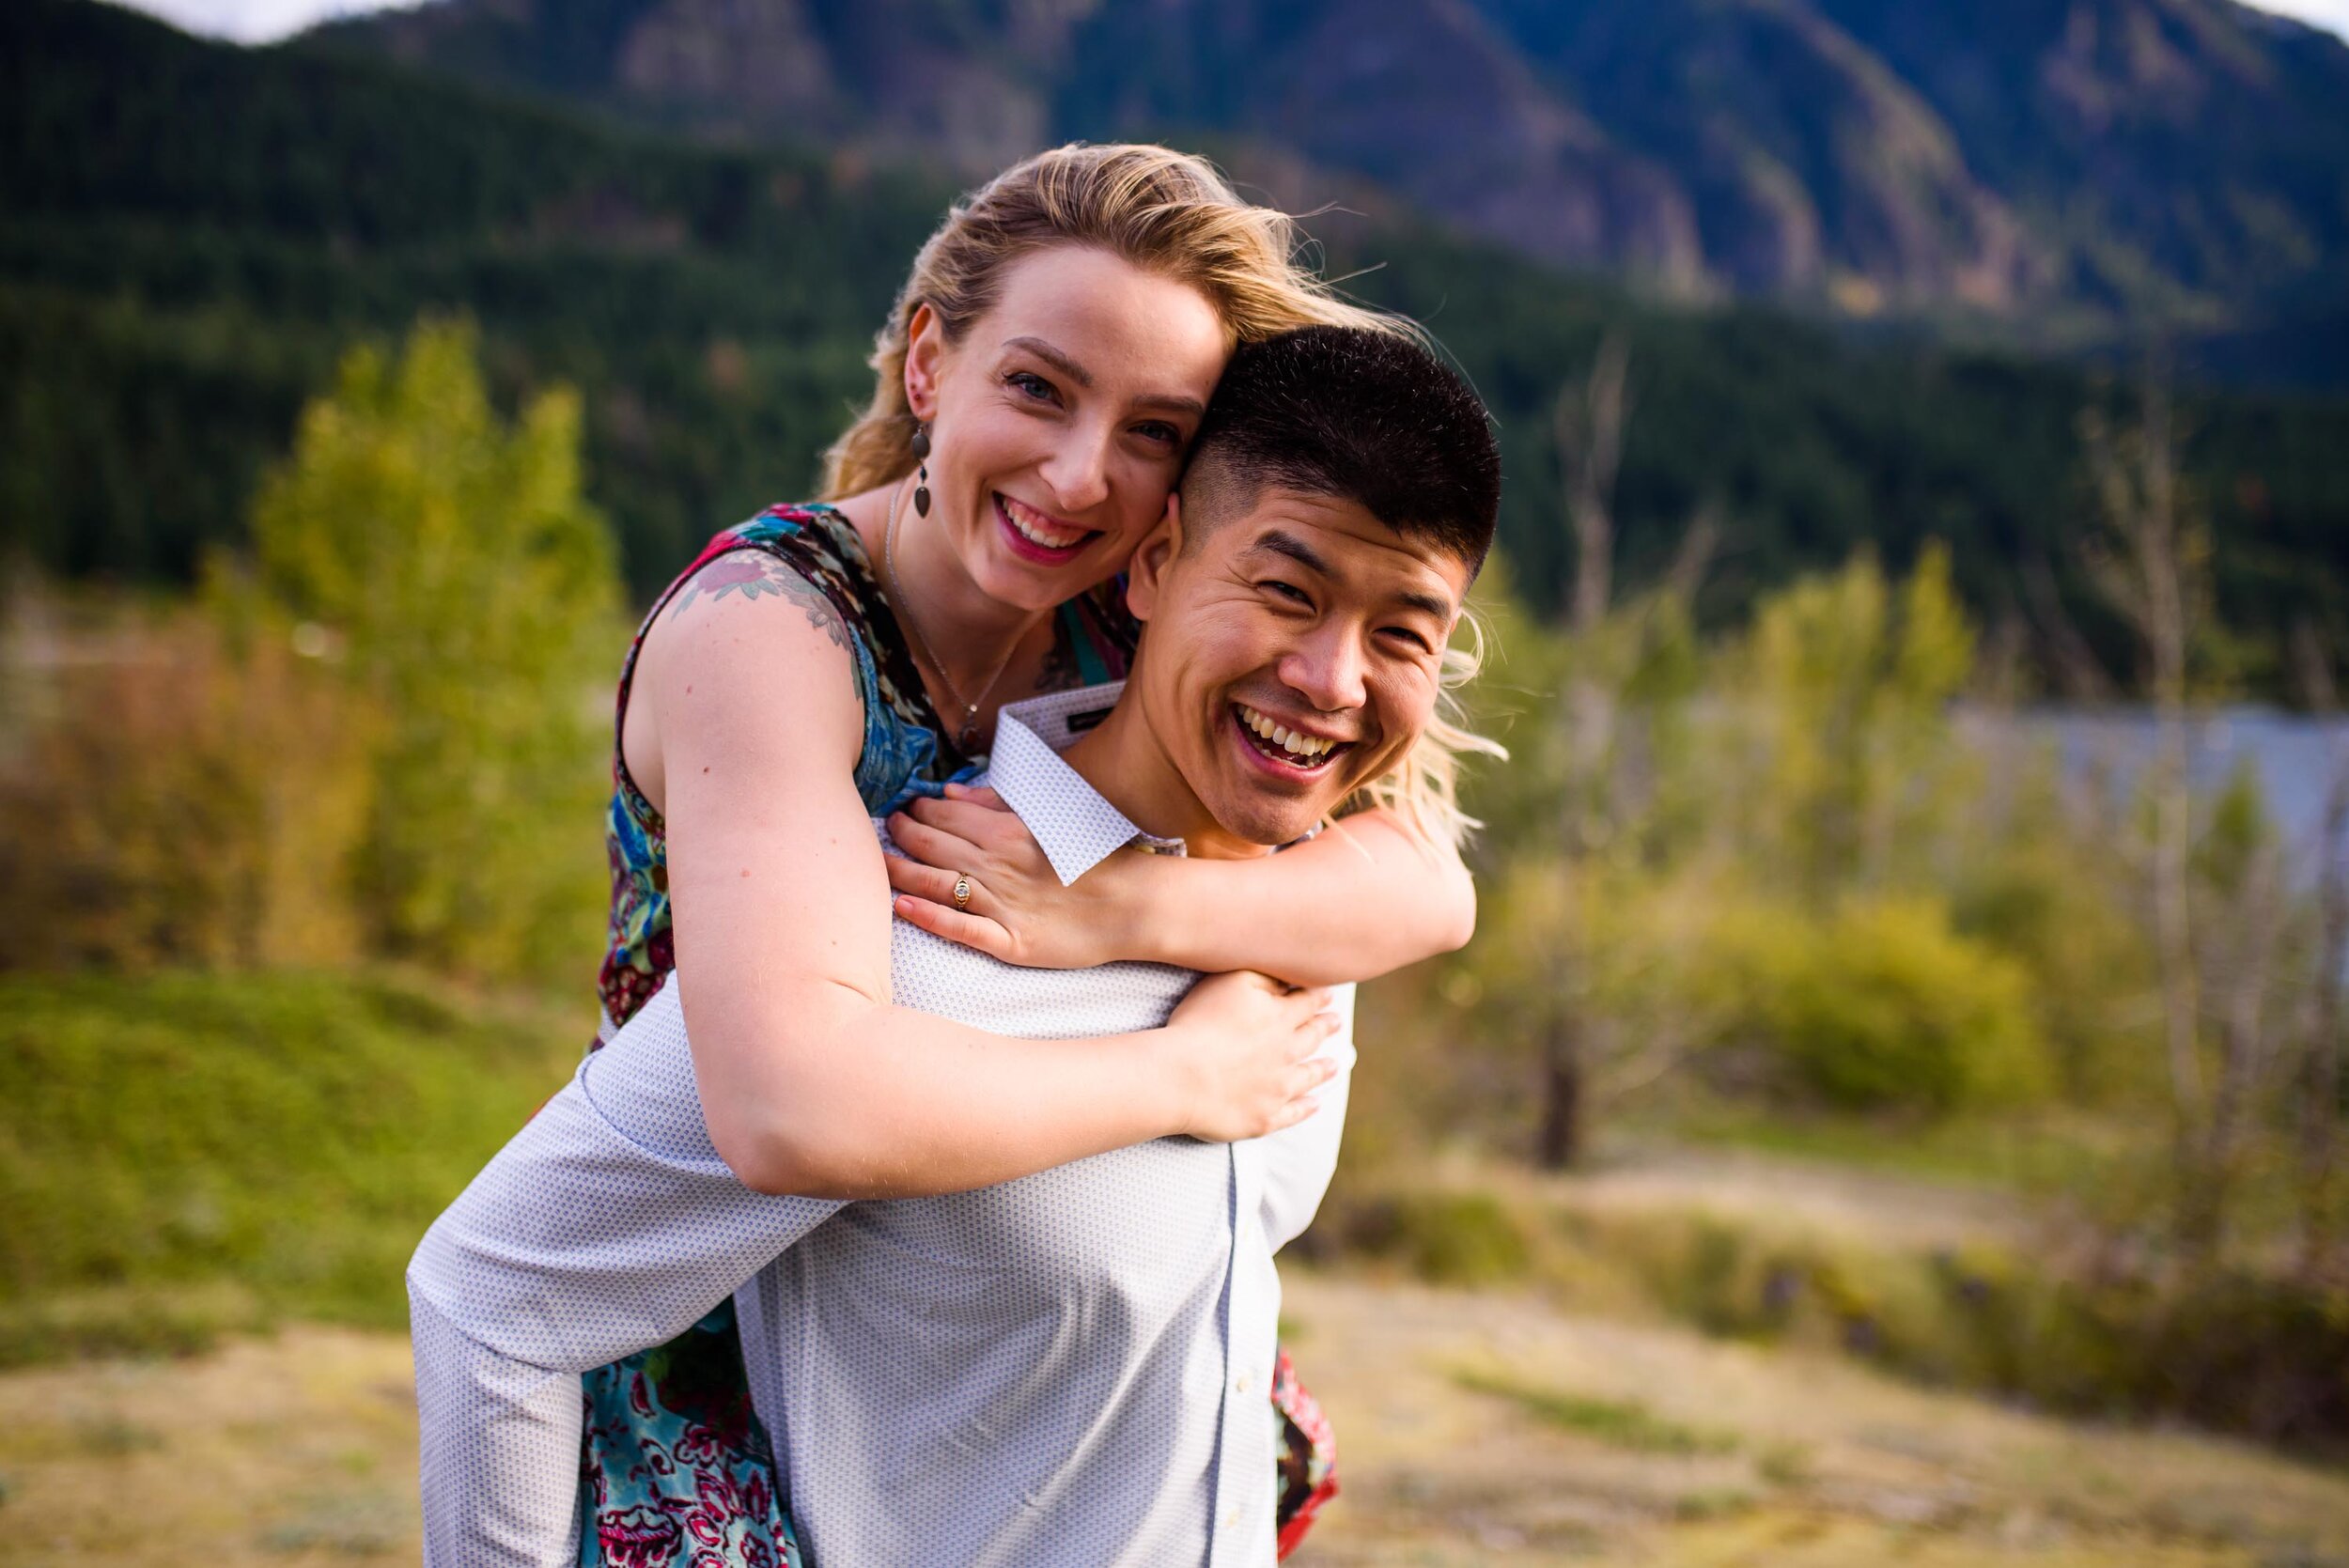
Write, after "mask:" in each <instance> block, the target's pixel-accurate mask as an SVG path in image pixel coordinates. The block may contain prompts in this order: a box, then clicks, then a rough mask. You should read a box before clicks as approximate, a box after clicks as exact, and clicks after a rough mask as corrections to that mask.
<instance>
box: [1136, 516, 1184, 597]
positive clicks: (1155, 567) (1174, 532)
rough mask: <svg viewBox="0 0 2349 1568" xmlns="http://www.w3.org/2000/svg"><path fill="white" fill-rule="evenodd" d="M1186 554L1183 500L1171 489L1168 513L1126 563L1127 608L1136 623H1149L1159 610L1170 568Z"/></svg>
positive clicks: (1155, 524) (1145, 535)
mask: <svg viewBox="0 0 2349 1568" xmlns="http://www.w3.org/2000/svg"><path fill="white" fill-rule="evenodd" d="M1182 552H1183V498H1182V496H1181V495H1180V494H1179V493H1177V492H1175V491H1174V490H1169V491H1167V494H1166V511H1165V513H1164V514H1163V515H1162V516H1160V517H1159V520H1158V521H1157V522H1156V523H1154V524H1152V525H1151V529H1150V532H1148V533H1147V534H1144V535H1143V536H1142V543H1141V545H1140V546H1139V547H1137V548H1136V550H1135V551H1134V554H1133V559H1132V560H1130V561H1128V563H1127V564H1126V608H1127V609H1128V610H1130V611H1132V612H1133V614H1134V619H1135V620H1138V621H1146V620H1148V619H1149V618H1150V616H1151V613H1152V612H1154V611H1155V610H1156V609H1157V608H1158V603H1159V592H1160V591H1161V590H1162V588H1163V587H1164V585H1165V581H1166V568H1167V567H1168V565H1169V564H1170V563H1172V562H1173V561H1174V560H1175V557H1176V556H1178V555H1180V554H1182Z"/></svg>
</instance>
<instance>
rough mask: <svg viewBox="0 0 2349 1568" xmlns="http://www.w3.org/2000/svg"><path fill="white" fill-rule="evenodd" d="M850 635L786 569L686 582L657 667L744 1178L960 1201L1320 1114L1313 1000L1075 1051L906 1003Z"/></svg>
mask: <svg viewBox="0 0 2349 1568" xmlns="http://www.w3.org/2000/svg"><path fill="white" fill-rule="evenodd" d="M727 576H728V577H735V576H739V570H738V571H736V572H730V573H728V574H727ZM735 586H737V587H738V588H739V583H736V584H735ZM847 638H848V632H847V630H846V629H845V628H843V627H842V626H841V624H840V622H839V620H838V617H837V615H836V613H834V612H833V610H832V607H831V605H830V603H829V602H828V601H827V600H825V599H824V598H823V597H822V595H821V594H820V593H818V592H817V591H816V590H815V589H814V588H813V587H811V586H810V585H809V584H807V583H806V582H803V581H802V580H801V579H800V578H799V577H797V576H796V575H794V574H793V573H791V572H790V571H789V570H788V569H787V568H786V567H784V566H783V565H782V563H780V562H775V563H773V564H772V566H771V567H770V576H769V579H768V581H767V583H766V591H764V592H761V593H758V594H752V593H748V592H736V593H732V594H726V595H723V596H721V595H718V594H716V593H710V594H702V595H695V594H680V595H679V596H678V597H677V600H675V601H673V602H672V605H671V608H670V609H669V610H668V611H666V612H664V613H663V614H662V616H661V620H660V621H659V622H657V623H656V624H655V626H654V628H653V629H652V631H651V633H650V634H649V636H648V637H647V638H646V644H645V648H644V651H643V653H642V654H641V655H640V657H639V662H638V666H637V675H636V684H635V688H634V691H635V696H634V702H636V703H647V704H649V706H648V707H647V709H646V714H645V715H644V717H645V719H646V720H647V721H649V722H648V723H646V724H645V725H643V726H642V727H641V728H637V729H632V730H631V734H630V759H631V764H632V765H633V764H634V763H635V762H636V761H637V760H639V759H643V760H646V761H647V762H649V763H652V764H653V766H648V767H645V768H633V770H634V771H635V772H636V774H637V778H638V782H639V783H640V784H644V785H645V787H646V790H647V792H648V793H649V792H651V791H652V790H653V789H656V788H658V789H659V790H660V791H661V795H660V796H658V797H656V798H655V804H656V805H658V806H659V807H660V808H661V812H662V814H663V815H664V817H665V818H666V825H667V842H668V876H669V892H670V898H671V902H672V910H673V915H674V920H675V925H676V940H677V968H678V970H679V972H680V974H684V975H688V976H690V979H689V981H688V983H687V986H686V994H687V996H688V997H689V998H690V1006H691V1015H690V1017H691V1020H692V1057H693V1066H694V1071H695V1075H696V1077H697V1079H698V1080H699V1084H700V1092H701V1099H702V1103H703V1106H704V1109H705V1111H706V1114H707V1117H708V1125H709V1133H710V1137H711V1140H712V1141H713V1142H714V1143H715V1145H716V1147H717V1149H718V1152H719V1154H720V1155H721V1157H723V1158H724V1160H725V1161H726V1163H727V1164H728V1165H729V1166H731V1167H732V1168H733V1169H734V1171H735V1172H736V1173H737V1174H738V1175H739V1176H740V1178H741V1179H742V1180H743V1181H744V1182H745V1183H746V1184H748V1185H750V1186H752V1187H754V1188H758V1189H760V1190H762V1191H769V1192H793V1193H798V1194H801V1195H805V1196H809V1197H834V1198H863V1197H896V1196H910V1195H916V1194H923V1193H935V1192H954V1191H961V1190H965V1189H967V1188H974V1187H983V1186H987V1185H989V1184H991V1183H994V1182H999V1181H1005V1180H1009V1179H1011V1178H1013V1177H1016V1176H1020V1175H1025V1174H1029V1173H1031V1172H1036V1171H1042V1170H1046V1169H1049V1168H1050V1167H1052V1166H1055V1165H1061V1164H1065V1163H1066V1162H1067V1161H1069V1160H1072V1159H1077V1158H1081V1157H1084V1156H1087V1155H1092V1154H1097V1153H1100V1152H1102V1151H1104V1150H1108V1149H1113V1148H1121V1147H1124V1146H1126V1145H1128V1144H1130V1143H1137V1142H1143V1141H1148V1140H1150V1139H1153V1138H1159V1137H1163V1136H1167V1135H1170V1134H1176V1133H1189V1134H1191V1135H1193V1136H1198V1137H1202V1138H1209V1139H1223V1140H1228V1139H1234V1138H1247V1137H1254V1136H1258V1135H1260V1134H1262V1133H1265V1132H1268V1131H1271V1130H1274V1129H1275V1128H1277V1127H1279V1126H1288V1125H1290V1124H1291V1123H1294V1122H1296V1121H1299V1120H1301V1119H1302V1118H1303V1117H1304V1116H1305V1115H1308V1114H1310V1113H1311V1110H1312V1106H1313V1101H1312V1099H1311V1097H1310V1096H1311V1093H1312V1091H1313V1090H1314V1089H1315V1087H1317V1086H1318V1084H1319V1083H1320V1082H1322V1081H1323V1080H1324V1079H1325V1078H1326V1076H1327V1075H1326V1071H1325V1069H1323V1068H1322V1067H1321V1066H1319V1065H1318V1064H1314V1063H1310V1062H1309V1061H1308V1059H1309V1058H1310V1057H1311V1056H1312V1055H1313V1053H1314V1051H1315V1049H1317V1048H1318V1047H1319V1044H1320V1042H1321V1040H1322V1039H1323V1038H1325V1037H1326V1036H1327V1034H1328V1032H1329V1030H1330V1021H1329V1020H1328V1018H1327V1017H1326V1016H1325V1015H1323V1014H1322V1012H1321V1009H1322V1007H1323V1006H1324V1004H1325V1001H1326V999H1323V998H1321V997H1319V996H1317V995H1315V994H1314V993H1310V992H1302V993H1296V994H1281V993H1280V991H1279V990H1278V988H1277V987H1274V986H1271V985H1269V984H1268V983H1262V982H1259V983H1257V984H1254V985H1245V984H1243V985H1239V986H1221V987H1216V988H1213V989H1210V988H1208V987H1205V986H1203V987H1201V990H1200V992H1199V993H1197V994H1194V996H1193V997H1192V998H1191V999H1190V1000H1189V1001H1186V1002H1185V1003H1184V1004H1183V1006H1182V1007H1181V1008H1180V1009H1178V1010H1177V1013H1176V1015H1175V1019H1174V1020H1173V1021H1172V1022H1171V1023H1170V1024H1169V1026H1168V1027H1167V1028H1165V1029H1161V1030H1153V1031H1149V1032H1143V1033H1137V1034H1128V1035H1117V1036H1112V1037H1110V1038H1107V1039H1094V1040H1063V1041H1048V1040H1016V1039H1008V1038H1005V1037H1003V1036H1001V1035H995V1034H989V1033H987V1032H983V1031H980V1030H975V1029H972V1028H968V1027H966V1026H963V1025H959V1024H956V1023H951V1022H949V1021H947V1020H945V1019H943V1018H939V1017H932V1016H930V1015H928V1014H924V1013H917V1012H913V1011H910V1010H909V1009H906V1008H901V1007H896V1006H893V1005H892V1004H891V1002H890V986H889V929H890V899H889V894H888V878H887V876H886V873H885V872H884V870H883V861H884V857H883V855H882V853H881V850H880V846H879V842H878V841H877V839H876V838H875V836H874V833H873V830H872V823H871V820H870V818H868V817H867V816H866V815H865V812H864V808H863V803H862V802H861V801H860V800H858V798H857V794H856V790H855V787H854V784H853V780H852V775H853V770H854V767H855V764H856V760H857V753H858V748H859V746H860V745H861V741H862V736H863V712H862V707H861V706H860V699H859V696H858V693H857V690H856V686H855V683H854V677H853V670H852V666H851V664H850V662H849V656H848V647H847ZM640 742H641V744H640ZM648 751H649V752H650V753H655V754H654V755H653V756H651V757H647V756H646V753H647V752H648ZM648 775H649V776H648Z"/></svg>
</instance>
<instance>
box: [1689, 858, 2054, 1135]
mask: <svg viewBox="0 0 2349 1568" xmlns="http://www.w3.org/2000/svg"><path fill="white" fill-rule="evenodd" d="M1699 968H1700V970H1701V971H1702V972H1703V977H1704V978H1703V983H1704V984H1707V985H1710V986H1718V987H1720V988H1721V990H1722V991H1723V992H1724V993H1725V995H1726V997H1727V998H1730V999H1735V1000H1734V1001H1728V1002H1725V1007H1724V1010H1725V1011H1727V1012H1728V1014H1729V1023H1728V1029H1729V1031H1730V1032H1731V1033H1732V1034H1733V1035H1735V1034H1740V1033H1750V1035H1752V1036H1754V1037H1757V1038H1758V1039H1759V1041H1760V1042H1761V1043H1763V1044H1764V1045H1765V1046H1766V1048H1767V1050H1768V1051H1769V1052H1770V1054H1771V1056H1772V1058H1773V1059H1774V1060H1775V1061H1776V1062H1777V1063H1779V1064H1780V1066H1781V1069H1782V1071H1783V1073H1784V1075H1785V1078H1786V1080H1787V1081H1788V1082H1789V1083H1790V1085H1791V1086H1792V1087H1795V1088H1797V1090H1799V1091H1801V1092H1804V1093H1807V1094H1815V1095H1817V1096H1819V1097H1821V1098H1823V1099H1825V1100H1826V1101H1828V1102H1829V1103H1831V1104H1834V1105H1839V1106H1843V1107H1848V1108H1852V1109H1873V1108H1879V1107H1889V1106H1905V1107H1911V1108H1914V1109H1918V1110H1928V1111H1934V1112H1946V1111H1950V1110H1956V1109H1959V1108H1962V1107H1969V1106H1974V1107H1979V1106H1988V1105H2011V1104H2016V1103H2021V1102H2026V1101H2030V1100H2032V1099H2035V1098H2039V1097H2041V1096H2043V1095H2045V1094H2046V1092H2047V1091H2048V1089H2049V1088H2050V1087H2051V1079H2052V1072H2051V1068H2050V1065H2049V1063H2048V1059H2047V1051H2046V1041H2045V1039H2044V1038H2043V1036H2042V1035H2041V1033H2040V1030H2039V1026H2038V1020H2037V1018H2036V1017H2035V1016H2034V1014H2033V1010H2032V1006H2031V1001H2032V997H2031V991H2030V976H2029V975H2028V973H2027V972H2026V971H2025V970H2023V968H2022V966H2021V965H2019V964H2017V963H2016V962H2015V960H2013V959H2011V958H2009V957H2006V956H2005V955H2001V954H1999V953H1996V952H1993V951H1992V950H1990V949H1989V948H1987V947H1985V946H1983V944H1982V943H1980V942H1977V941H1973V940H1971V939H1968V938H1966V937H1963V936H1960V935H1959V934H1958V933H1957V932H1956V931H1954V930H1953V929H1952V927H1951V924H1950V917H1949V911H1948V909H1947V908H1946V907H1945V906H1944V905H1942V904H1941V903H1939V902H1938V901H1936V900H1933V899H1930V898H1924V897H1917V896H1909V897H1896V898H1861V897H1855V898H1852V899H1849V900H1847V901H1846V902H1845V903H1843V905H1842V906H1841V907H1840V908H1837V909H1836V910H1835V911H1834V912H1833V913H1832V914H1830V915H1828V916H1827V917H1826V918H1824V919H1816V918H1812V917H1810V916H1807V915H1805V914H1804V913H1802V912H1801V911H1799V910H1795V909H1788V908H1782V907H1772V906H1770V905H1766V904H1755V905H1750V906H1748V907H1746V908H1739V909H1736V910H1734V911H1730V912H1726V913H1724V915H1723V916H1722V918H1721V920H1720V922H1719V924H1718V925H1717V926H1716V927H1715V929H1714V931H1713V933H1712V937H1711V944H1710V946H1709V948H1708V951H1707V952H1706V954H1705V955H1704V960H1703V962H1701V963H1700V965H1699Z"/></svg>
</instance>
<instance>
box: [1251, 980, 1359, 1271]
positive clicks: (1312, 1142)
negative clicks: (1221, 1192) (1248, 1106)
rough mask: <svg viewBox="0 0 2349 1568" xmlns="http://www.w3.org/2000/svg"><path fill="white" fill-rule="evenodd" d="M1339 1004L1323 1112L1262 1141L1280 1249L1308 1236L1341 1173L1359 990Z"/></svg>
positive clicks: (1268, 1233)
mask: <svg viewBox="0 0 2349 1568" xmlns="http://www.w3.org/2000/svg"><path fill="white" fill-rule="evenodd" d="M1335 989H1336V996H1335V999H1334V1005H1335V1006H1336V1008H1337V1010H1338V1015H1339V1017H1341V1018H1342V1019H1343V1020H1344V1024H1343V1026H1342V1027H1341V1028H1340V1029H1339V1030H1338V1032H1336V1033H1335V1034H1333V1035H1331V1036H1330V1040H1329V1043H1328V1044H1327V1045H1325V1046H1323V1047H1322V1048H1321V1050H1320V1052H1319V1055H1320V1057H1321V1058H1322V1059H1324V1060H1328V1061H1334V1062H1336V1063H1338V1073H1337V1076H1336V1077H1335V1078H1332V1079H1330V1081H1329V1082H1328V1083H1326V1084H1324V1085H1322V1087H1321V1093H1320V1094H1319V1096H1318V1097H1319V1099H1320V1103H1321V1109H1320V1110H1316V1111H1315V1112H1314V1113H1313V1114H1312V1115H1311V1116H1308V1117H1306V1118H1305V1119H1304V1120H1303V1121H1301V1122H1299V1123H1298V1124H1297V1125H1296V1126H1289V1127H1283V1128H1282V1129H1281V1130H1280V1131H1279V1132H1276V1133H1273V1134H1271V1135H1270V1136H1268V1137H1267V1138H1265V1139H1263V1140H1262V1141H1261V1146H1262V1148H1263V1151H1264V1210H1263V1212H1264V1231H1265V1240H1266V1241H1267V1242H1268V1244H1269V1245H1270V1246H1271V1249H1272V1250H1274V1251H1276V1252H1277V1251H1279V1250H1281V1249H1282V1248H1283V1247H1285V1246H1287V1245H1288V1244H1289V1243H1290V1242H1292V1241H1294V1240H1296V1239H1297V1238H1298V1237H1299V1235H1301V1234H1304V1231H1305V1227H1306V1226H1308V1225H1310V1224H1312V1223H1313V1222H1314V1215H1315V1212H1317V1211H1318V1210H1319V1209H1320V1207H1321V1200H1322V1197H1323V1195H1324V1194H1325V1193H1327V1192H1328V1191H1329V1190H1330V1177H1331V1176H1333V1175H1335V1174H1336V1173H1337V1169H1338V1143H1339V1141H1340V1140H1341V1139H1342V1138H1343V1137H1344V1136H1345V1133H1346V1095H1347V1093H1348V1091H1349V1089H1350V1088H1351V1086H1352V1083H1353V1078H1354V1061H1355V1053H1354V987H1353V986H1337V987H1336V988H1335Z"/></svg>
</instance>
